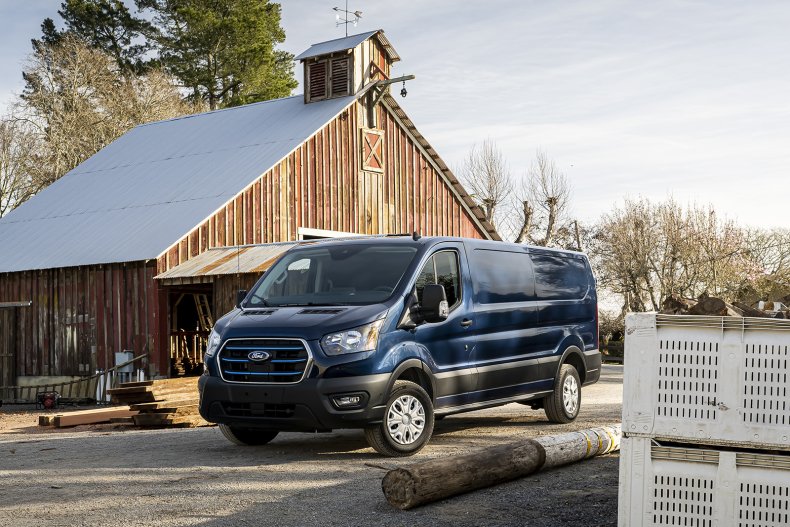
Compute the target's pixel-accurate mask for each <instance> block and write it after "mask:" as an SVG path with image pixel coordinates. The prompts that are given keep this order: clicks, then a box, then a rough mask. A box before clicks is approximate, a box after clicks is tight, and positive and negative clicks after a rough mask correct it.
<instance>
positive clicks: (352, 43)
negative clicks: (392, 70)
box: [295, 29, 400, 62]
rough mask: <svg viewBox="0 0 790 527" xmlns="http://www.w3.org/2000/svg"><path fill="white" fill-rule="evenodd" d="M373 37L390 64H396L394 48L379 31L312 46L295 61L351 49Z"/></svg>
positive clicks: (381, 31)
mask: <svg viewBox="0 0 790 527" xmlns="http://www.w3.org/2000/svg"><path fill="white" fill-rule="evenodd" d="M373 36H375V37H376V38H377V39H378V41H379V43H380V44H381V45H382V46H383V47H384V49H385V50H387V54H388V55H389V57H390V60H391V61H392V62H398V61H399V60H400V57H399V56H398V53H397V52H396V51H395V48H393V47H392V44H390V41H389V40H387V37H385V36H384V31H383V30H381V29H377V30H375V31H368V32H366V33H360V34H359V35H349V36H347V37H343V38H336V39H335V40H328V41H326V42H319V43H318V44H313V45H312V46H310V48H308V49H307V51H304V52H302V53H301V54H300V55H299V56H297V57H296V59H295V60H305V59H309V58H312V57H317V56H319V55H328V54H329V53H336V52H338V51H345V50H347V49H352V48H355V47H357V46H358V45H359V44H361V43H362V42H365V41H366V40H367V39H369V38H371V37H373Z"/></svg>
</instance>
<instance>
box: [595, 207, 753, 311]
mask: <svg viewBox="0 0 790 527" xmlns="http://www.w3.org/2000/svg"><path fill="white" fill-rule="evenodd" d="M594 239H595V243H594V244H593V248H592V251H591V253H592V257H593V261H594V264H595V268H596V270H597V274H598V279H599V283H600V284H601V285H602V286H603V287H604V288H605V289H607V290H609V291H610V292H612V293H615V294H618V295H621V296H622V298H623V309H624V311H646V310H659V309H661V306H662V304H663V302H664V300H665V299H666V298H668V297H669V296H679V297H685V298H696V297H698V296H700V295H703V294H710V295H715V296H723V297H724V298H725V299H734V298H735V297H736V296H737V294H738V291H739V289H741V287H742V280H743V276H746V275H748V272H749V269H753V268H754V265H753V262H751V261H750V259H749V258H748V247H747V243H746V237H745V236H744V231H743V230H742V229H740V228H739V227H738V226H737V225H736V224H735V223H734V222H732V221H731V220H727V219H722V218H720V217H719V216H718V215H717V214H716V212H715V210H714V209H713V208H712V207H699V206H689V207H686V208H684V207H681V206H680V205H678V204H677V203H676V202H674V201H673V200H667V201H665V202H662V203H652V202H650V201H648V200H646V199H638V200H630V199H627V200H626V201H625V203H624V205H623V207H621V208H616V209H614V210H613V211H612V212H611V213H609V214H605V215H604V216H603V217H602V218H601V220H600V221H599V222H598V225H597V226H596V235H595V238H594Z"/></svg>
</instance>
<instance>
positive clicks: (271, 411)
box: [222, 403, 296, 419]
mask: <svg viewBox="0 0 790 527" xmlns="http://www.w3.org/2000/svg"><path fill="white" fill-rule="evenodd" d="M222 409H223V410H224V411H225V413H226V414H227V415H231V416H233V417H279V418H281V419H287V418H289V417H293V416H294V412H295V411H296V405H295V404H270V403H222Z"/></svg>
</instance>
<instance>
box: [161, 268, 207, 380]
mask: <svg viewBox="0 0 790 527" xmlns="http://www.w3.org/2000/svg"><path fill="white" fill-rule="evenodd" d="M213 296H214V295H213V287H212V285H211V284H198V285H194V286H190V287H179V288H172V289H171V290H170V293H169V301H170V376H171V377H184V376H191V375H200V374H201V373H202V372H203V353H204V352H205V350H206V342H207V340H208V335H209V333H210V332H211V328H212V327H213V326H214V312H213V307H212V306H213V305H214V301H213V300H214V299H213Z"/></svg>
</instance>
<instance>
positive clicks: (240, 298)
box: [236, 289, 247, 307]
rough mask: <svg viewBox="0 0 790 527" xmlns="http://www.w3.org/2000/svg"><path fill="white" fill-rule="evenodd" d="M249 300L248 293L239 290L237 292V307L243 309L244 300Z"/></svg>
mask: <svg viewBox="0 0 790 527" xmlns="http://www.w3.org/2000/svg"><path fill="white" fill-rule="evenodd" d="M245 298H247V291H246V290H244V289H239V290H238V291H236V307H241V303H242V302H243V301H244V299H245Z"/></svg>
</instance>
